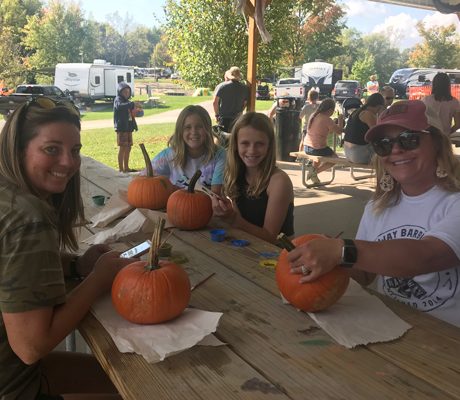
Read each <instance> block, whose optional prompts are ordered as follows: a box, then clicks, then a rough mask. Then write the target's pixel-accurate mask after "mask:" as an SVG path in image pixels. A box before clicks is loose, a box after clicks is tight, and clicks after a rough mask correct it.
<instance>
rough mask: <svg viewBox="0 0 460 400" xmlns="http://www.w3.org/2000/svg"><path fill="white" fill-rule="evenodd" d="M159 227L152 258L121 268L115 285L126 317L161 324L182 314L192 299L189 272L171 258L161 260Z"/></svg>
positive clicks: (115, 295)
mask: <svg viewBox="0 0 460 400" xmlns="http://www.w3.org/2000/svg"><path fill="white" fill-rule="evenodd" d="M164 222H165V220H164V219H161V220H160V223H159V225H160V224H161V228H160V233H159V234H158V229H156V230H155V232H154V235H153V238H152V247H151V252H150V254H149V261H136V262H134V263H132V264H129V265H127V266H126V267H124V268H123V269H122V270H120V271H119V272H118V274H117V276H116V277H115V279H114V281H113V284H112V303H113V306H114V307H115V310H116V311H117V312H118V313H119V314H120V315H121V316H122V317H123V318H125V319H127V320H128V321H130V322H133V323H136V324H158V323H161V322H166V321H169V320H171V319H173V318H176V317H177V316H179V315H180V314H181V313H182V312H183V311H184V310H185V308H186V307H187V305H188V303H189V301H190V295H191V289H190V281H189V278H188V275H187V273H186V272H185V271H184V270H183V269H182V268H181V267H180V266H178V265H176V264H174V263H173V262H171V261H166V260H161V261H159V259H158V249H159V246H160V238H161V231H162V229H163V226H164Z"/></svg>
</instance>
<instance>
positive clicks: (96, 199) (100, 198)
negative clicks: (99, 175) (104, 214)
mask: <svg viewBox="0 0 460 400" xmlns="http://www.w3.org/2000/svg"><path fill="white" fill-rule="evenodd" d="M92 199H93V203H94V204H95V205H97V206H103V205H104V204H105V196H104V195H102V194H99V195H96V196H93V197H92Z"/></svg>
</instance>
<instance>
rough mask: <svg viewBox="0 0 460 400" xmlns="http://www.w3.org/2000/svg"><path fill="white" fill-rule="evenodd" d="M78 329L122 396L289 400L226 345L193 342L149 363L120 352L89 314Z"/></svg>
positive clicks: (177, 399)
mask: <svg viewBox="0 0 460 400" xmlns="http://www.w3.org/2000/svg"><path fill="white" fill-rule="evenodd" d="M79 330H80V333H81V334H82V336H83V337H84V339H85V341H86V342H87V343H88V345H89V347H90V348H91V350H92V351H93V353H94V355H95V356H96V358H97V359H98V361H99V362H100V364H101V365H102V367H103V368H104V370H105V371H106V372H107V374H108V375H109V377H110V379H111V380H112V382H113V383H114V384H115V386H116V387H117V389H118V391H119V392H120V394H121V395H122V397H123V398H124V399H125V400H131V399H133V400H135V399H155V400H163V399H164V400H170V399H174V400H182V399H183V400H191V399H218V398H220V399H248V400H251V399H264V400H265V399H267V400H270V399H280V400H282V399H288V397H287V396H285V395H284V394H283V393H282V392H281V391H280V389H278V388H277V387H275V386H273V385H272V384H271V383H270V382H268V381H267V380H266V379H264V377H263V376H262V375H261V374H260V373H258V372H257V371H256V370H254V369H253V368H252V367H251V366H250V365H248V364H247V363H245V362H244V361H243V360H241V359H240V358H239V357H238V356H237V355H236V354H235V353H233V352H232V351H231V349H230V348H229V347H228V346H220V347H208V346H195V347H193V348H192V349H189V350H187V351H185V352H182V353H180V354H177V355H175V356H172V357H170V358H167V359H166V360H164V361H162V362H160V363H157V364H149V363H147V361H145V359H144V358H143V357H142V356H139V355H136V354H123V353H120V352H119V351H118V350H117V348H116V346H115V344H114V343H113V341H112V339H111V337H110V335H109V334H108V333H107V331H106V330H105V329H104V328H103V327H102V326H101V325H100V323H99V321H98V320H97V319H96V318H95V317H94V316H93V315H92V314H88V316H87V317H86V318H85V319H84V320H83V321H82V323H81V325H80V328H79Z"/></svg>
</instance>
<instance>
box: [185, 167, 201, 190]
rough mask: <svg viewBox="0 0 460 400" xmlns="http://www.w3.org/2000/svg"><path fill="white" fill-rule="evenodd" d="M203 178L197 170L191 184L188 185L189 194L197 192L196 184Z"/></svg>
mask: <svg viewBox="0 0 460 400" xmlns="http://www.w3.org/2000/svg"><path fill="white" fill-rule="evenodd" d="M200 176H201V170H199V169H198V170H197V171H196V172H195V173H194V174H193V176H192V179H190V183H189V184H188V192H189V193H194V192H195V185H196V182H197V181H198V178H199V177H200Z"/></svg>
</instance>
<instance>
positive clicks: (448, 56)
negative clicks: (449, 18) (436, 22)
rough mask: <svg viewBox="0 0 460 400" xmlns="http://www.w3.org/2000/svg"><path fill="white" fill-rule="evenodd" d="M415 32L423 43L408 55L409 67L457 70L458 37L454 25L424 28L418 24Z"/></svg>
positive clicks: (458, 54) (458, 58) (459, 45)
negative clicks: (434, 67) (435, 67)
mask: <svg viewBox="0 0 460 400" xmlns="http://www.w3.org/2000/svg"><path fill="white" fill-rule="evenodd" d="M417 30H418V32H419V34H420V36H421V37H422V38H423V42H422V43H420V44H417V45H416V46H415V48H414V50H413V51H412V52H411V53H410V55H409V65H410V66H412V67H421V68H423V67H430V66H432V65H436V66H437V67H440V68H457V67H458V66H459V65H460V36H459V34H458V33H457V32H456V30H455V26H454V25H449V26H442V27H434V28H425V26H424V25H423V23H420V22H419V23H418V24H417Z"/></svg>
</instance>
